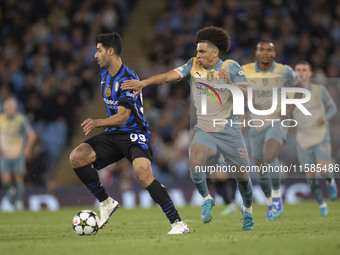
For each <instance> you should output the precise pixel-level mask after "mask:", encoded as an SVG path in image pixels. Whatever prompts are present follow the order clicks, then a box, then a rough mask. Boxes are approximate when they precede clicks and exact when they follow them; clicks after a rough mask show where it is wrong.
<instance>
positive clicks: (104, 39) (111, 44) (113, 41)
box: [96, 32, 122, 56]
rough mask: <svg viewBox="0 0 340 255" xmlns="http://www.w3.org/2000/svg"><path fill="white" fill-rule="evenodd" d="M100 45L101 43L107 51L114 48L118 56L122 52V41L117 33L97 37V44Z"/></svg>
mask: <svg viewBox="0 0 340 255" xmlns="http://www.w3.org/2000/svg"><path fill="white" fill-rule="evenodd" d="M98 43H101V44H102V45H103V47H104V48H105V49H106V50H107V49H109V48H113V49H114V50H115V53H116V55H118V56H120V53H121V52H122V39H121V37H120V35H119V34H117V33H116V32H112V33H107V34H99V35H97V38H96V44H98Z"/></svg>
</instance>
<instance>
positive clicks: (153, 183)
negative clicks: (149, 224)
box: [132, 157, 189, 234]
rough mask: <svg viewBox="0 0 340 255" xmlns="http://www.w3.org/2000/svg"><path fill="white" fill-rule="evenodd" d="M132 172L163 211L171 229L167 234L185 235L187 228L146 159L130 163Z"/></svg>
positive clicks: (141, 158) (136, 159) (138, 159)
mask: <svg viewBox="0 0 340 255" xmlns="http://www.w3.org/2000/svg"><path fill="white" fill-rule="evenodd" d="M132 165H133V170H134V172H135V175H136V177H137V179H138V181H139V183H140V184H141V185H142V186H143V187H144V188H145V189H146V190H147V191H148V192H149V194H150V196H151V197H152V199H153V201H155V202H156V203H157V204H158V205H159V206H160V207H161V208H162V210H163V212H164V214H165V215H166V217H167V218H168V220H169V221H170V224H171V227H172V229H171V230H170V231H169V232H168V234H185V233H188V232H189V228H188V226H187V225H186V224H185V223H184V222H183V221H182V220H181V218H180V216H179V214H178V211H177V210H176V208H175V205H174V203H173V202H172V200H171V198H170V196H169V194H168V192H167V190H166V189H165V186H164V185H163V184H161V183H159V182H158V181H157V180H156V179H155V178H154V177H153V174H152V169H151V162H150V160H149V159H148V158H145V157H140V158H135V159H134V160H133V161H132Z"/></svg>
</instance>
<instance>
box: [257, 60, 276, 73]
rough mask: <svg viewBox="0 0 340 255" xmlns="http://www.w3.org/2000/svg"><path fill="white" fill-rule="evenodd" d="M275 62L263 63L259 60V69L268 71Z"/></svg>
mask: <svg viewBox="0 0 340 255" xmlns="http://www.w3.org/2000/svg"><path fill="white" fill-rule="evenodd" d="M272 64H273V62H270V63H261V62H258V66H259V69H260V70H261V71H262V72H267V71H268V70H269V69H270V67H271V66H272Z"/></svg>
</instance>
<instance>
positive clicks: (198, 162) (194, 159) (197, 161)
mask: <svg viewBox="0 0 340 255" xmlns="http://www.w3.org/2000/svg"><path fill="white" fill-rule="evenodd" d="M205 162H206V160H205V159H203V158H202V157H199V156H197V155H193V156H191V157H190V159H189V163H190V167H191V168H195V167H196V166H204V165H205Z"/></svg>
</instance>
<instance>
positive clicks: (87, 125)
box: [80, 118, 97, 135]
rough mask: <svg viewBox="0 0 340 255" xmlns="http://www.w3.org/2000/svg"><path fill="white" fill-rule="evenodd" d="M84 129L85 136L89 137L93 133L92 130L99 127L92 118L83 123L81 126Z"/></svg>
mask: <svg viewBox="0 0 340 255" xmlns="http://www.w3.org/2000/svg"><path fill="white" fill-rule="evenodd" d="M80 126H81V127H82V128H83V131H84V134H85V135H87V134H88V133H90V132H91V131H92V129H94V128H96V127H97V121H96V120H94V119H91V118H88V119H87V120H84V121H83V123H81V124H80Z"/></svg>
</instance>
